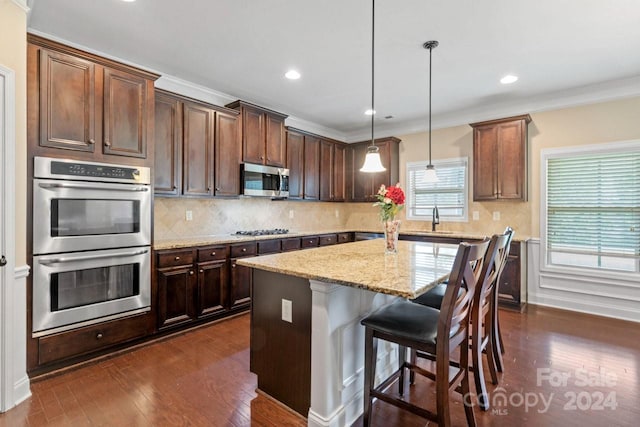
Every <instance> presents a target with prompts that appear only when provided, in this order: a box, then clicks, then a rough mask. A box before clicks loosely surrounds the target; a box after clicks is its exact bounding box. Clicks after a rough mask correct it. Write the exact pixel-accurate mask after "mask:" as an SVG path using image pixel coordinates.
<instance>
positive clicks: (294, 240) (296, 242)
mask: <svg viewBox="0 0 640 427" xmlns="http://www.w3.org/2000/svg"><path fill="white" fill-rule="evenodd" d="M298 249H300V238H299V237H291V238H289V239H282V252H287V251H297V250H298Z"/></svg>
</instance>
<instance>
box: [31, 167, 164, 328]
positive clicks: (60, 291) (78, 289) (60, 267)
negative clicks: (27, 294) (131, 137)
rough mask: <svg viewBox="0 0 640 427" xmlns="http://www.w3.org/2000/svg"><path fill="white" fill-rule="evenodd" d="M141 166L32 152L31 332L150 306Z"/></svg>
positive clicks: (147, 201)
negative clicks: (40, 154) (58, 157)
mask: <svg viewBox="0 0 640 427" xmlns="http://www.w3.org/2000/svg"><path fill="white" fill-rule="evenodd" d="M151 200H152V194H151V188H150V170H149V168H146V167H136V166H124V165H114V164H104V163H95V162H81V161H75V160H63V159H54V158H47V157H35V158H34V180H33V310H32V313H33V335H34V336H42V335H47V334H50V333H54V332H59V331H62V330H67V329H72V328H75V327H78V326H82V325H87V324H92V323H97V322H101V321H105V320H110V319H114V318H117V317H122V316H127V315H130V314H135V313H140V312H144V311H148V310H150V305H151V303H150V301H151V296H150V293H151V277H150V274H151V272H150V267H151V247H150V245H151Z"/></svg>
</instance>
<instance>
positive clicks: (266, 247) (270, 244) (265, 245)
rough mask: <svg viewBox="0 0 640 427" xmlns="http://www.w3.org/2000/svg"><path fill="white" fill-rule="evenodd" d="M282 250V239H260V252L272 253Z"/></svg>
mask: <svg viewBox="0 0 640 427" xmlns="http://www.w3.org/2000/svg"><path fill="white" fill-rule="evenodd" d="M275 252H280V240H259V241H258V254H272V253H275Z"/></svg>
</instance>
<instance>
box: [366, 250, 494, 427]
mask: <svg viewBox="0 0 640 427" xmlns="http://www.w3.org/2000/svg"><path fill="white" fill-rule="evenodd" d="M488 247H489V240H485V241H483V242H481V243H475V244H470V243H461V244H460V245H459V247H458V252H457V254H456V258H455V261H454V264H453V267H452V269H451V274H450V276H449V286H447V288H446V292H445V294H444V298H443V300H442V307H441V309H440V310H437V309H434V308H432V307H427V306H424V305H420V304H414V303H412V302H410V301H404V300H400V301H398V302H396V303H394V304H391V305H388V306H386V307H383V308H382V309H380V310H378V311H376V312H375V313H373V314H371V315H369V316H367V317H366V318H364V319H363V320H362V321H361V324H362V325H364V327H365V363H364V414H363V421H364V425H365V426H368V425H370V421H371V401H372V399H373V398H374V397H376V398H378V399H379V400H381V401H384V402H387V403H389V404H392V405H394V406H397V407H399V408H401V409H405V410H407V411H409V412H412V413H414V414H417V415H419V416H421V417H423V418H426V419H428V420H431V421H435V422H437V423H438V425H439V426H449V425H451V416H450V413H449V412H450V411H449V393H450V391H451V390H452V389H454V390H456V391H458V392H460V393H462V395H463V400H464V402H465V405H464V410H465V414H466V417H467V423H468V424H469V425H470V426H475V425H476V420H475V415H474V413H473V407H472V405H471V402H469V401H468V399H469V397H470V391H471V390H470V383H469V382H470V380H469V337H470V332H469V316H470V315H471V306H472V303H473V296H474V291H475V288H476V286H477V284H478V283H479V280H480V274H481V272H482V266H483V261H484V256H485V253H486V251H487V248H488ZM378 339H382V340H385V341H389V342H392V343H396V344H398V345H399V346H400V351H399V356H400V360H399V366H398V369H397V370H396V371H395V372H394V373H393V374H391V375H390V376H389V378H387V379H386V380H384V381H383V382H382V383H381V384H380V385H379V386H378V387H374V381H375V370H376V357H377V355H376V353H377V341H378ZM407 347H410V348H412V349H417V350H420V351H421V352H423V353H425V354H431V355H433V356H434V358H435V361H436V372H435V374H434V373H432V372H428V371H426V370H424V369H422V368H420V367H418V366H416V365H415V364H414V363H410V362H407V361H406V360H405V357H404V356H405V352H406V348H407ZM458 348H459V349H460V355H461V356H460V357H461V363H460V367H459V368H457V369H456V368H454V369H453V372H452V371H450V367H451V364H450V361H451V354H452V353H454V352H456V350H457V349H458ZM405 369H409V371H410V372H412V373H418V374H420V375H423V376H425V377H427V378H429V379H431V380H433V381H435V383H436V412H432V411H430V410H427V409H425V408H423V407H420V406H417V405H414V404H412V403H409V402H407V401H405V400H402V399H398V398H396V397H393V396H392V395H390V394H388V393H385V390H386V389H387V388H388V387H389V386H390V385H391V384H392V383H393V381H394V380H396V379H399V393H400V395H402V393H403V383H404V374H405Z"/></svg>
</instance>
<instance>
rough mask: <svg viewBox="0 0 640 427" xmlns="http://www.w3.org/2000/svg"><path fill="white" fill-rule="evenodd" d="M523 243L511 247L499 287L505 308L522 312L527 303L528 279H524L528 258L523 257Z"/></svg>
mask: <svg viewBox="0 0 640 427" xmlns="http://www.w3.org/2000/svg"><path fill="white" fill-rule="evenodd" d="M521 246H523V245H522V244H521V242H517V241H514V242H511V246H510V247H509V256H508V257H507V262H506V264H505V266H504V269H503V270H502V275H501V276H500V284H499V285H498V301H499V302H500V305H501V306H503V307H510V308H514V309H516V310H522V307H523V306H524V302H525V301H526V286H525V284H526V278H524V277H522V273H523V271H526V269H525V268H523V267H522V263H523V260H525V259H526V258H525V257H523V256H522V255H523V254H522V247H521Z"/></svg>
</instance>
